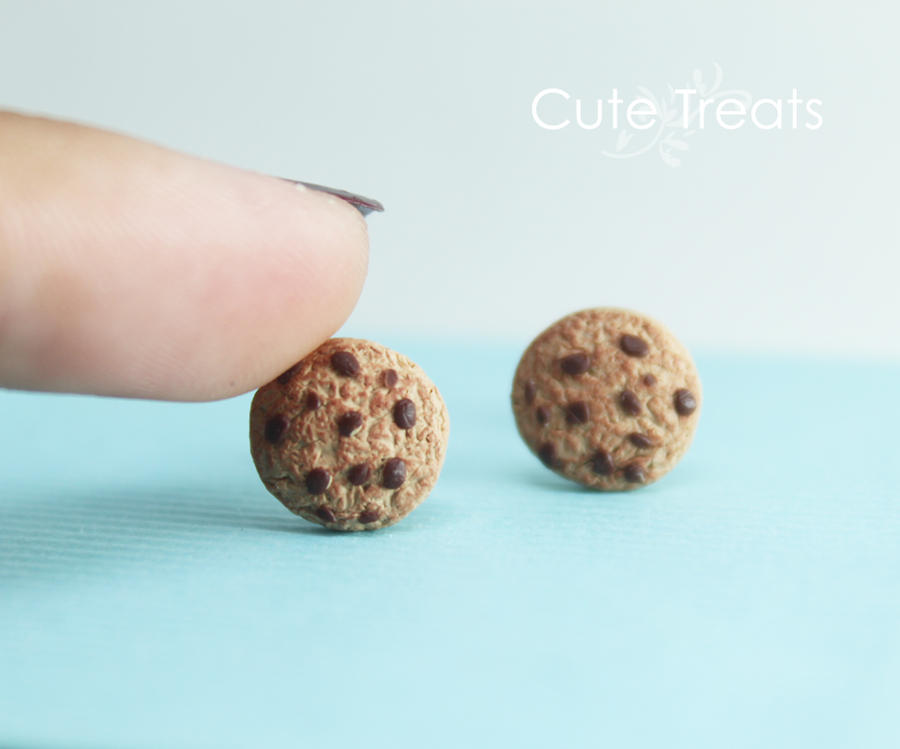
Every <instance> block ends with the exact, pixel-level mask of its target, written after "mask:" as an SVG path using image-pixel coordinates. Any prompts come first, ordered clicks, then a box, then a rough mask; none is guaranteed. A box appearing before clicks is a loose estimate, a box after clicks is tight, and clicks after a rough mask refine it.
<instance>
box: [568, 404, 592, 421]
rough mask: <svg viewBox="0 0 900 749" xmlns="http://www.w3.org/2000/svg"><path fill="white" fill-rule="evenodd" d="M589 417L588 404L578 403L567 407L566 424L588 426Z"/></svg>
mask: <svg viewBox="0 0 900 749" xmlns="http://www.w3.org/2000/svg"><path fill="white" fill-rule="evenodd" d="M589 417H590V411H589V410H588V404H587V403H585V402H584V401H576V402H575V403H570V404H569V405H568V406H566V422H568V423H569V424H587V421H588V418H589Z"/></svg>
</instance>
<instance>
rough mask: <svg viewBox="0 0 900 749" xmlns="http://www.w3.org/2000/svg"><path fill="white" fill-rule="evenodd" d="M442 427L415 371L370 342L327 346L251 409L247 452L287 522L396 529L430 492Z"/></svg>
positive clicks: (267, 389)
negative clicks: (295, 518) (291, 516)
mask: <svg viewBox="0 0 900 749" xmlns="http://www.w3.org/2000/svg"><path fill="white" fill-rule="evenodd" d="M449 430H450V419H449V415H448V414H447V407H446V405H445V404H444V400H443V398H442V397H441V394H440V393H439V392H438V389H437V387H435V385H434V383H432V382H431V380H429V379H428V376H427V375H426V374H425V372H423V371H422V369H421V367H419V366H418V365H417V364H415V363H414V362H412V361H411V360H409V359H407V358H406V357H405V356H403V355H402V354H398V353H397V352H396V351H391V350H390V349H388V348H385V347H384V346H381V345H379V344H377V343H373V342H372V341H365V340H360V339H354V338H332V339H331V340H329V341H326V342H325V343H324V344H322V345H321V346H320V347H319V348H318V349H316V350H315V351H314V352H313V353H311V354H310V355H309V356H307V357H306V358H305V359H303V361H301V362H299V363H298V364H296V365H294V366H293V367H291V368H290V369H289V370H288V371H287V372H285V373H284V374H282V375H281V376H280V377H278V378H277V379H276V380H274V381H273V382H270V383H269V384H268V385H265V386H263V387H261V388H260V389H259V390H258V391H257V392H256V395H255V396H254V398H253V404H252V406H251V408H250V451H251V454H252V456H253V462H254V463H255V465H256V469H257V471H258V472H259V476H260V478H261V479H262V482H263V484H265V486H266V488H267V489H268V490H269V491H270V492H271V493H272V494H274V495H275V497H277V498H278V500H279V501H280V502H281V503H282V504H283V505H284V506H285V507H287V508H288V509H289V510H290V511H291V512H293V513H296V514H297V515H300V516H301V517H303V518H305V519H306V520H310V521H312V522H313V523H319V524H321V525H324V526H326V527H327V528H332V529H334V530H344V531H357V530H375V529H378V528H383V527H385V526H388V525H392V524H394V523H396V522H397V521H398V520H400V519H402V518H404V517H405V516H406V515H408V514H409V513H410V512H412V510H414V509H415V508H416V507H418V506H419V504H421V503H422V501H423V500H424V499H425V498H426V497H427V496H428V494H429V492H431V490H432V488H433V487H434V485H435V483H436V482H437V479H438V475H439V474H440V472H441V467H442V465H443V463H444V455H445V454H446V450H447V438H448V435H449Z"/></svg>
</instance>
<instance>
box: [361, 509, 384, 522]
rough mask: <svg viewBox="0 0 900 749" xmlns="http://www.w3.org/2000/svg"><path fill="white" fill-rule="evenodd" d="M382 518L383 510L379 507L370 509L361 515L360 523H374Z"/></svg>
mask: <svg viewBox="0 0 900 749" xmlns="http://www.w3.org/2000/svg"><path fill="white" fill-rule="evenodd" d="M380 517H381V510H379V509H378V508H377V507H370V508H369V509H367V510H363V511H362V512H361V513H359V522H360V523H374V522H375V521H376V520H378V518H380Z"/></svg>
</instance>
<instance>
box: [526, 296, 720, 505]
mask: <svg viewBox="0 0 900 749" xmlns="http://www.w3.org/2000/svg"><path fill="white" fill-rule="evenodd" d="M701 395H702V394H701V388H700V378H699V376H698V375H697V368H696V367H695V366H694V362H693V360H692V359H691V356H690V354H689V353H688V351H687V349H686V348H685V347H684V346H682V345H681V343H679V342H678V340H677V339H676V338H675V337H674V336H673V335H672V334H671V333H670V332H669V331H668V330H666V328H664V327H663V326H662V325H660V324H659V323H658V322H656V321H654V320H652V319H650V318H649V317H646V316H644V315H641V314H638V313H637V312H630V311H628V310H622V309H614V308H606V307H601V308H597V309H587V310H582V311H580V312H576V313H574V314H571V315H569V316H568V317H565V318H563V319H562V320H559V321H558V322H556V323H554V324H553V325H551V326H550V327H549V328H547V330H545V331H544V332H543V333H541V334H540V335H539V336H538V337H537V338H536V339H535V340H534V341H533V342H532V343H531V345H530V346H529V347H528V349H527V350H526V351H525V353H524V354H523V355H522V359H521V361H520V362H519V366H518V369H517V370H516V375H515V379H514V381H513V392H512V406H513V412H514V413H515V417H516V425H517V426H518V428H519V433H520V434H521V435H522V439H524V440H525V443H526V444H527V445H528V447H529V448H531V450H532V452H534V453H535V455H537V457H538V458H539V459H540V460H541V462H543V463H544V465H545V466H547V467H548V468H550V469H552V470H553V471H555V472H556V473H558V474H560V475H562V476H565V477H566V478H568V479H571V480H572V481H577V482H578V483H580V484H584V485H585V486H589V487H592V488H595V489H602V490H622V489H634V488H637V487H640V486H645V485H647V484H650V483H652V482H654V481H656V480H657V479H659V478H661V477H662V476H664V475H665V474H666V473H668V472H669V471H670V470H672V468H674V467H675V465H676V463H678V461H679V460H681V458H682V456H683V455H684V454H685V453H686V452H687V449H688V447H690V444H691V440H692V438H693V436H694V430H695V429H696V427H697V421H698V419H699V417H700V403H701Z"/></svg>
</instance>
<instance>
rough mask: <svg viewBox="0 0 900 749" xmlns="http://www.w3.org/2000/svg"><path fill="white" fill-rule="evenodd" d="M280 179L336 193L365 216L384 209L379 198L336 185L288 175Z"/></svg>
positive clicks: (320, 190)
mask: <svg viewBox="0 0 900 749" xmlns="http://www.w3.org/2000/svg"><path fill="white" fill-rule="evenodd" d="M279 179H283V180H284V181H285V182H292V183H293V184H295V185H303V186H304V187H308V188H310V189H311V190H318V191H319V192H327V193H328V194H329V195H334V196H336V197H338V198H340V199H341V200H346V201H347V202H348V203H349V204H350V205H352V206H354V207H355V208H356V209H357V210H358V211H359V212H360V213H361V214H362V215H363V216H368V215H369V214H370V213H372V211H378V212H381V211H383V210H384V206H383V205H381V203H379V202H378V201H377V200H373V199H372V198H364V197H363V196H362V195H356V194H355V193H352V192H347V191H346V190H338V189H337V188H334V187H325V185H317V184H314V183H312V182H303V181H302V180H299V179H289V178H288V177H279Z"/></svg>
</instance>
